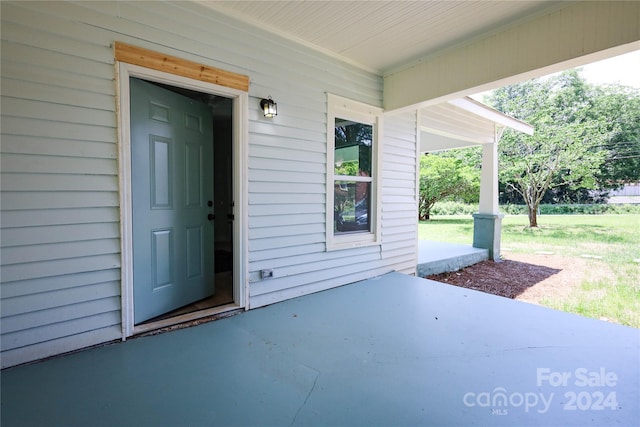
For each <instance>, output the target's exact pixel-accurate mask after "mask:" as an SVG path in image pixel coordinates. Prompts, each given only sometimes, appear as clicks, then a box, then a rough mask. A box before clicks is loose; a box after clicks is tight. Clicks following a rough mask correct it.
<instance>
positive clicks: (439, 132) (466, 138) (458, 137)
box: [420, 126, 491, 144]
mask: <svg viewBox="0 0 640 427" xmlns="http://www.w3.org/2000/svg"><path fill="white" fill-rule="evenodd" d="M420 130H421V131H422V132H424V133H430V134H432V135H438V136H443V137H445V138H450V139H455V140H457V141H465V142H473V143H474V144H491V142H490V141H483V140H482V139H480V138H472V137H470V136H464V135H458V134H456V133H453V132H447V131H445V130H440V129H434V128H430V127H428V126H421V127H420Z"/></svg>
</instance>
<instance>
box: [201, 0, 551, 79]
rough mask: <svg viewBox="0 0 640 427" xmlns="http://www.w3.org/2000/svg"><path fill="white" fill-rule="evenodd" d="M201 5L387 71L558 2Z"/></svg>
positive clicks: (361, 2)
mask: <svg viewBox="0 0 640 427" xmlns="http://www.w3.org/2000/svg"><path fill="white" fill-rule="evenodd" d="M200 2H201V3H202V4H204V5H206V6H208V7H211V8H213V9H216V10H218V11H220V12H222V13H225V14H228V15H231V16H233V17H236V18H238V19H240V20H243V21H246V22H249V23H251V24H253V25H257V26H259V27H261V28H263V29H265V30H268V31H272V32H275V33H278V34H280V35H283V36H285V37H288V38H290V39H292V40H295V41H298V42H301V43H303V44H306V45H308V46H311V47H314V48H316V49H318V50H321V51H323V52H325V53H330V54H332V55H333V56H337V57H339V58H341V59H343V60H345V61H347V62H350V63H352V64H355V65H358V66H360V67H362V68H364V69H368V70H370V71H373V72H376V73H378V74H386V73H388V72H390V71H392V70H397V69H400V68H402V67H403V66H406V65H409V64H411V63H414V62H415V61H416V60H418V59H419V58H423V57H425V56H429V55H432V54H434V53H435V52H438V51H440V50H442V49H446V48H448V47H452V46H455V45H458V44H461V43H463V42H466V41H469V40H471V39H473V38H475V37H478V36H480V35H483V34H487V33H489V32H492V31H496V30H498V29H500V28H504V27H508V26H510V25H512V24H515V23H516V22H517V21H519V20H520V19H522V18H524V17H526V16H529V15H532V14H536V13H542V11H543V10H545V9H547V8H550V7H554V6H555V4H556V3H557V2H550V1H539V0H538V1H395V0H392V1H300V0H296V1H209V0H202V1H200Z"/></svg>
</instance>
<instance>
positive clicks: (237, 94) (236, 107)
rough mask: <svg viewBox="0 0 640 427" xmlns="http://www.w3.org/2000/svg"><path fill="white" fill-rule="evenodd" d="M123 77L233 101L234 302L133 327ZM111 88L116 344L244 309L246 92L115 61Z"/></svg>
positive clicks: (128, 135) (246, 297)
mask: <svg viewBox="0 0 640 427" xmlns="http://www.w3.org/2000/svg"><path fill="white" fill-rule="evenodd" d="M129 77H137V78H141V79H144V80H148V81H153V82H158V83H163V84H167V85H171V86H176V87H182V88H186V89H191V90H194V91H198V92H203V93H209V94H213V95H219V96H224V97H227V98H230V99H232V100H233V112H232V114H233V117H232V121H233V143H232V144H233V145H232V157H233V177H232V179H233V202H234V207H233V215H234V221H233V296H234V302H233V303H232V304H227V305H224V306H220V307H213V308H210V309H206V310H201V311H197V312H194V313H189V314H185V315H182V316H178V317H175V318H172V319H166V320H163V321H160V322H155V323H149V324H145V325H144V326H135V325H134V316H133V314H134V304H133V238H132V236H133V234H132V231H133V214H132V207H131V193H132V191H131V120H130V117H131V116H130V102H129V99H130V88H129ZM116 85H117V95H118V99H117V101H116V104H117V108H118V114H117V117H118V133H119V135H118V136H119V150H118V156H119V162H118V175H119V190H120V197H119V199H120V236H121V239H120V241H121V245H120V246H121V248H120V250H121V265H120V269H121V307H122V309H121V313H122V339H123V340H125V339H126V338H127V337H129V336H132V335H135V334H138V333H142V332H146V331H148V330H152V329H157V328H160V327H164V326H168V325H172V324H176V323H179V322H184V321H188V320H194V319H198V318H202V317H206V316H211V315H213V314H218V313H222V312H225V311H231V310H237V309H248V301H249V289H248V282H247V280H246V278H247V271H248V245H247V223H248V201H247V188H248V182H247V178H246V177H247V174H246V171H247V165H248V152H247V151H248V150H247V141H248V100H249V95H248V93H247V92H245V91H242V90H238V89H234V88H229V87H225V86H220V85H216V84H213V83H208V82H204V81H200V80H195V79H191V78H188V77H183V76H179V75H175V74H170V73H166V72H163V71H158V70H154V69H150V68H146V67H142V66H139V65H133V64H129V63H126V62H121V61H116Z"/></svg>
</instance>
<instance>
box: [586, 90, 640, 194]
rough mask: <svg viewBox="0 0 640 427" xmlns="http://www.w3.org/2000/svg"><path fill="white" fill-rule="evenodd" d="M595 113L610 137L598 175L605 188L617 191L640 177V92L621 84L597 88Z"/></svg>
mask: <svg viewBox="0 0 640 427" xmlns="http://www.w3.org/2000/svg"><path fill="white" fill-rule="evenodd" d="M595 94H596V96H595V103H594V108H593V109H592V112H593V114H594V115H596V116H597V117H598V118H599V119H600V121H601V132H603V133H604V134H605V135H606V140H605V142H604V144H603V146H602V147H600V148H602V149H603V150H605V151H606V152H607V159H606V161H605V162H604V163H603V165H602V168H601V170H600V173H599V174H598V176H597V179H598V184H599V187H600V188H601V189H604V190H609V189H616V188H618V187H620V186H621V185H623V184H624V183H626V182H633V181H637V180H638V179H639V178H640V90H638V89H635V88H631V87H625V86H620V85H608V86H603V87H598V88H595Z"/></svg>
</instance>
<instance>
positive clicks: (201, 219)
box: [130, 78, 215, 324]
mask: <svg viewBox="0 0 640 427" xmlns="http://www.w3.org/2000/svg"><path fill="white" fill-rule="evenodd" d="M130 91H131V95H130V96H131V180H132V187H131V191H132V212H133V296H134V322H135V323H136V324H138V323H140V322H143V321H145V320H148V319H151V318H153V317H156V316H159V315H162V314H165V313H167V312H169V311H172V310H174V309H176V308H179V307H182V306H184V305H187V304H190V303H192V302H194V301H198V300H200V299H203V298H206V297H208V296H211V295H213V294H214V278H215V267H214V233H213V224H214V221H213V205H214V201H213V118H212V112H211V108H210V107H209V106H207V105H206V104H204V103H202V102H199V101H196V100H193V99H190V98H188V97H186V96H183V95H181V94H178V93H175V92H173V91H171V90H168V89H165V88H162V87H159V86H157V85H154V84H152V83H149V82H146V81H144V80H140V79H136V78H131V80H130Z"/></svg>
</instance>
